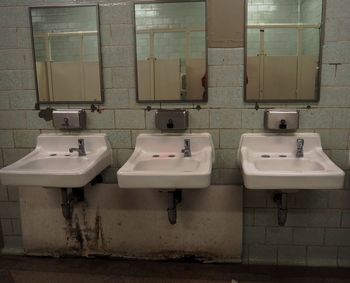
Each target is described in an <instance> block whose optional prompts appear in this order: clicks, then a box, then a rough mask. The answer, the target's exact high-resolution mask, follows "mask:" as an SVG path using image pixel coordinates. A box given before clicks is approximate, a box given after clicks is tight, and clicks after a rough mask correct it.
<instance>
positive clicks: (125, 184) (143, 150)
mask: <svg viewBox="0 0 350 283" xmlns="http://www.w3.org/2000/svg"><path fill="white" fill-rule="evenodd" d="M185 139H190V144H191V152H192V156H191V157H184V154H183V153H182V152H181V150H182V149H183V147H184V140H185ZM213 162H214V147H213V143H212V139H211V136H210V134H208V133H201V134H141V135H139V136H138V137H137V139H136V146H135V151H134V152H133V154H132V155H131V157H130V158H129V160H128V161H127V162H126V163H125V164H124V166H123V167H122V168H120V170H119V171H118V173H117V176H118V184H119V187H121V188H145V189H199V188H207V187H209V186H210V175H211V169H212V163H213Z"/></svg>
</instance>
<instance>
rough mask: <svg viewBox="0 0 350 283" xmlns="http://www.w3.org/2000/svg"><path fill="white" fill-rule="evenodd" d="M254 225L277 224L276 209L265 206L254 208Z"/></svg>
mask: <svg viewBox="0 0 350 283" xmlns="http://www.w3.org/2000/svg"><path fill="white" fill-rule="evenodd" d="M254 219H255V221H254V225H255V226H277V225H278V219H277V210H276V209H267V208H256V209H255V218H254Z"/></svg>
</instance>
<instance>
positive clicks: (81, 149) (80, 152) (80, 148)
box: [69, 139, 86, 156]
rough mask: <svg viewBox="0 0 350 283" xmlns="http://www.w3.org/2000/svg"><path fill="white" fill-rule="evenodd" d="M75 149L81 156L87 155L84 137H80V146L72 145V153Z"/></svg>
mask: <svg viewBox="0 0 350 283" xmlns="http://www.w3.org/2000/svg"><path fill="white" fill-rule="evenodd" d="M73 151H77V152H78V153H79V156H85V155H86V151H85V143H84V139H78V148H76V147H71V148H70V149H69V152H70V153H72V152H73Z"/></svg>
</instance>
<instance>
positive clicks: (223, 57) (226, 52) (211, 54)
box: [208, 48, 244, 66]
mask: <svg viewBox="0 0 350 283" xmlns="http://www.w3.org/2000/svg"><path fill="white" fill-rule="evenodd" d="M243 64H244V49H243V48H209V49H208V65H209V66H217V65H219V66H220V65H243Z"/></svg>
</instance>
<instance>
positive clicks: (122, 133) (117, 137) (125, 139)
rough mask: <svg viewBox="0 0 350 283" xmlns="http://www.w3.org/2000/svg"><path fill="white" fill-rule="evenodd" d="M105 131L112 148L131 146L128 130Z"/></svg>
mask: <svg viewBox="0 0 350 283" xmlns="http://www.w3.org/2000/svg"><path fill="white" fill-rule="evenodd" d="M106 133H107V137H108V139H109V142H110V143H111V146H112V147H113V148H131V133H130V130H113V131H106Z"/></svg>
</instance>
